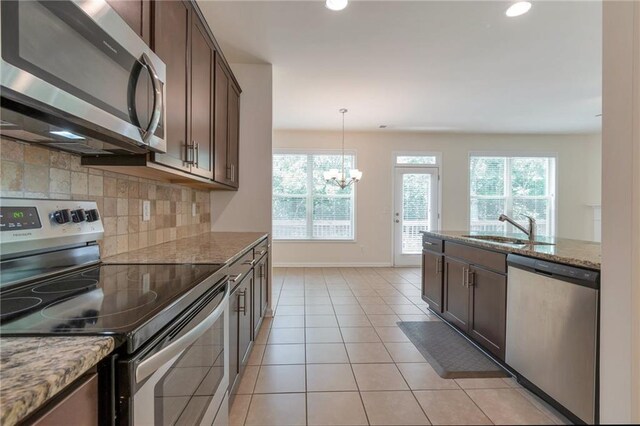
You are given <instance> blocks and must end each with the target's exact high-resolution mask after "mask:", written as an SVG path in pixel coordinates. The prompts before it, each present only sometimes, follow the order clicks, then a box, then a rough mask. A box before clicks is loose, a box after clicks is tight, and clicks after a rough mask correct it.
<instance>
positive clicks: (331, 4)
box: [325, 0, 349, 10]
mask: <svg viewBox="0 0 640 426" xmlns="http://www.w3.org/2000/svg"><path fill="white" fill-rule="evenodd" d="M347 4H349V0H327V1H326V3H325V6H327V9H331V10H342V9H344V8H345V7H347Z"/></svg>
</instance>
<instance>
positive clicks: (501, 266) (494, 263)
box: [444, 241, 507, 274]
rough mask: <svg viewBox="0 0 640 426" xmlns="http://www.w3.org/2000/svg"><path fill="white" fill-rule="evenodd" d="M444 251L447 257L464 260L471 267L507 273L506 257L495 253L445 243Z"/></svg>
mask: <svg viewBox="0 0 640 426" xmlns="http://www.w3.org/2000/svg"><path fill="white" fill-rule="evenodd" d="M444 251H445V254H446V255H447V256H453V257H457V258H458V259H464V260H466V261H467V262H469V263H470V264H472V265H477V266H480V267H483V268H486V269H491V270H493V271H496V272H500V273H503V274H506V273H507V255H506V254H504V253H497V252H495V251H490V250H485V249H481V248H478V247H471V246H468V245H465V244H459V243H454V242H451V241H446V242H445V246H444Z"/></svg>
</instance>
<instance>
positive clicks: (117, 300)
mask: <svg viewBox="0 0 640 426" xmlns="http://www.w3.org/2000/svg"><path fill="white" fill-rule="evenodd" d="M157 298H158V294H157V293H156V292H155V291H146V292H145V291H142V290H121V291H117V292H114V293H111V294H106V295H105V294H104V293H103V292H102V291H101V290H95V291H92V292H89V293H86V294H82V295H80V296H71V297H68V298H66V299H62V300H60V301H58V302H55V303H53V304H52V305H49V306H47V307H46V308H44V309H43V310H42V316H43V317H45V318H51V319H68V318H69V317H72V319H74V320H80V319H82V320H85V319H86V320H94V321H92V322H93V323H94V324H95V323H96V321H95V320H97V319H98V318H103V317H107V316H112V315H122V314H125V313H129V312H131V311H135V310H137V309H140V308H143V307H144V306H146V305H148V304H150V303H153V302H154V301H155V300H156V299H157ZM103 306H105V307H108V310H105V309H103Z"/></svg>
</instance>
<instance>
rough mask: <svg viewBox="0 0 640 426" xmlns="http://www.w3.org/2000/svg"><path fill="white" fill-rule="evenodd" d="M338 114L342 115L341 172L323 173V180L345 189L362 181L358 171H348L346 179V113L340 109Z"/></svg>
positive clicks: (360, 173) (344, 109) (330, 171)
mask: <svg viewBox="0 0 640 426" xmlns="http://www.w3.org/2000/svg"><path fill="white" fill-rule="evenodd" d="M340 113H341V114H342V171H340V170H338V169H331V170H329V171H328V172H324V179H325V180H326V181H327V183H332V184H334V185H337V186H339V187H340V189H345V188H347V187H348V186H350V185H352V184H354V183H357V182H359V181H360V179H362V172H361V171H360V170H358V169H350V170H349V179H347V177H346V169H345V157H344V115H345V114H346V113H347V109H346V108H342V109H341V110H340Z"/></svg>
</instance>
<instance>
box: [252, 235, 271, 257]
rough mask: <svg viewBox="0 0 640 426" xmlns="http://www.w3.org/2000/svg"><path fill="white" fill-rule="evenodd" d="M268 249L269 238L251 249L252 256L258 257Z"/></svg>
mask: <svg viewBox="0 0 640 426" xmlns="http://www.w3.org/2000/svg"><path fill="white" fill-rule="evenodd" d="M267 251H269V239H266V240H264V241H262V242H260V243H258V245H257V246H256V247H255V248H254V249H253V258H254V259H260V258H261V257H262V256H264V255H265V254H267Z"/></svg>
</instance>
